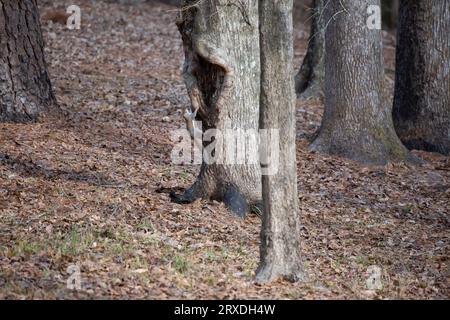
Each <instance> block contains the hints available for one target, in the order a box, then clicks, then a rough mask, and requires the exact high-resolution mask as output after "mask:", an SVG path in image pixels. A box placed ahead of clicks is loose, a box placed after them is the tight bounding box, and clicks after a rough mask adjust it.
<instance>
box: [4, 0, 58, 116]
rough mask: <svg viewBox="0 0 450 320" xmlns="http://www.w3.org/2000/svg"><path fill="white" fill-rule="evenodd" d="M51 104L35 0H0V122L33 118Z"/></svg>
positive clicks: (51, 94)
mask: <svg viewBox="0 0 450 320" xmlns="http://www.w3.org/2000/svg"><path fill="white" fill-rule="evenodd" d="M54 103H55V97H54V95H53V92H52V86H51V84H50V78H49V75H48V72H47V65H46V62H45V59H44V50H43V39H42V33H41V26H40V21H39V13H38V8H37V4H36V0H19V1H17V0H0V121H16V122H24V121H30V120H36V119H37V117H38V115H39V114H40V113H41V112H42V111H44V110H46V109H47V108H48V107H50V106H52V105H53V104H54Z"/></svg>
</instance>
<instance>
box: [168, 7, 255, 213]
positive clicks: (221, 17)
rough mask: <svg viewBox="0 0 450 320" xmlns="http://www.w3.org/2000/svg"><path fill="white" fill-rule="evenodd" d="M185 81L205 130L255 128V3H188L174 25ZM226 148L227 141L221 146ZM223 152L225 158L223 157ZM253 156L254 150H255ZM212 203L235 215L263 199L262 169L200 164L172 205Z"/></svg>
mask: <svg viewBox="0 0 450 320" xmlns="http://www.w3.org/2000/svg"><path fill="white" fill-rule="evenodd" d="M178 26H179V30H180V33H181V35H182V38H183V44H184V50H185V57H186V60H185V65H184V77H185V82H186V87H187V89H188V93H189V96H190V99H191V104H192V109H196V108H197V107H199V112H198V118H199V120H201V121H202V124H203V130H208V129H211V128H214V129H219V130H221V132H222V133H224V132H225V130H227V129H231V130H239V129H242V130H250V129H253V130H255V131H257V130H258V129H259V123H258V121H259V97H260V60H259V34H258V0H249V1H235V0H221V1H219V0H209V1H197V0H186V1H184V2H183V5H182V9H181V16H180V20H179V22H178ZM224 143H225V144H226V142H224ZM228 151H229V150H227V149H225V150H224V153H225V154H224V155H223V157H224V158H226V157H227V154H226V153H227V152H228ZM256 151H257V146H256ZM197 198H206V199H216V200H221V201H224V202H225V204H226V205H227V206H228V207H229V208H230V209H231V210H232V211H233V212H234V213H236V214H237V215H239V216H245V214H246V213H247V211H248V210H249V206H250V205H253V204H256V203H258V202H260V200H261V174H260V165H259V163H257V164H226V163H225V164H220V163H215V164H207V163H203V164H202V166H201V169H200V174H199V176H198V178H197V181H196V182H195V183H194V185H193V186H192V187H191V188H189V189H188V190H187V191H186V192H185V194H184V195H182V196H177V195H174V194H172V199H173V200H174V201H176V202H181V203H185V202H191V201H193V200H195V199H197Z"/></svg>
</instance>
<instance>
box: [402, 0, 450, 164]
mask: <svg viewBox="0 0 450 320" xmlns="http://www.w3.org/2000/svg"><path fill="white" fill-rule="evenodd" d="M399 15H400V18H399V29H398V44H397V67H396V84H395V99H394V110H393V117H394V123H395V129H396V130H397V133H398V135H399V137H400V139H401V140H402V141H403V143H404V144H405V145H406V146H407V147H408V148H409V149H421V150H426V151H433V152H440V153H443V154H447V155H448V154H449V153H450V0H440V1H427V0H419V1H405V0H403V1H401V2H400V13H399Z"/></svg>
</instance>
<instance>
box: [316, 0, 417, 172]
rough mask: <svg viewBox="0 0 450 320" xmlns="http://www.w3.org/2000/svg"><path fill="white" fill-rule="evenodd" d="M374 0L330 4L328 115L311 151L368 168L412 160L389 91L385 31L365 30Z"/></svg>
mask: <svg viewBox="0 0 450 320" xmlns="http://www.w3.org/2000/svg"><path fill="white" fill-rule="evenodd" d="M373 4H375V5H376V4H378V5H379V4H380V1H379V0H378V1H372V0H364V1H361V0H345V1H330V3H329V5H328V7H327V9H326V10H330V11H329V12H327V16H328V17H333V16H334V18H333V21H332V22H331V23H330V25H329V26H328V28H327V31H326V40H325V43H326V49H325V72H326V75H327V77H326V80H325V111H324V116H323V120H322V126H321V128H320V130H319V132H318V136H317V137H316V139H315V140H314V142H313V143H312V145H311V150H312V151H318V152H323V153H328V154H336V155H340V156H343V157H347V158H350V159H354V160H357V161H360V162H363V163H371V164H385V163H386V162H388V161H403V160H407V159H411V158H410V155H409V152H408V150H407V149H406V148H405V147H404V146H403V145H402V144H401V142H400V140H399V139H398V137H397V135H396V133H395V131H394V127H393V122H392V108H391V107H390V106H389V103H388V102H387V98H386V94H385V92H384V85H383V82H384V70H383V69H384V68H383V53H382V41H381V30H376V29H373V30H371V29H369V28H368V27H367V25H366V20H367V18H368V14H367V8H368V6H369V5H373Z"/></svg>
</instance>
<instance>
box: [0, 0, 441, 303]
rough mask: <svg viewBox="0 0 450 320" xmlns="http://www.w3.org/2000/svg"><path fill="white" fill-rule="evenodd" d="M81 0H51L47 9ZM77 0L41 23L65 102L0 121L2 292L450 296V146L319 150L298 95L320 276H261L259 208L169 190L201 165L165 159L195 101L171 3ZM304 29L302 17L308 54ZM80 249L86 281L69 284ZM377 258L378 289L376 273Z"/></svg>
mask: <svg viewBox="0 0 450 320" xmlns="http://www.w3.org/2000/svg"><path fill="white" fill-rule="evenodd" d="M72 2H73V1H71V0H70V1H65V0H58V1H51V2H50V1H40V3H41V12H45V11H46V10H49V9H51V8H53V7H54V8H60V9H62V10H65V8H66V7H67V6H68V5H70V4H72ZM77 2H78V4H79V5H80V7H81V9H82V28H81V30H78V31H76V30H74V31H71V30H68V29H66V28H65V27H63V26H62V25H58V24H54V25H51V24H48V23H44V26H43V28H44V37H45V42H46V46H47V48H46V52H47V55H48V57H47V60H48V63H49V68H50V73H51V76H52V81H53V86H54V89H55V92H56V95H57V98H58V101H59V104H60V106H61V109H62V112H59V113H55V115H51V116H48V117H46V118H43V119H42V120H41V121H39V122H38V123H34V124H0V298H1V299H4V298H9V299H23V298H34V299H41V298H49V299H54V298H68V299H70V298H108V299H109V298H145V299H147V298H148V299H164V298H174V299H185V298H186V299H188V298H196V299H206V298H212V299H215V298H219V299H233V298H244V299H252V298H254V299H271V298H282V299H318V298H325V299H348V298H362V299H406V298H407V299H409V298H412V299H419V298H427V299H433V298H450V289H449V280H450V273H449V248H450V215H449V207H450V159H449V158H446V157H443V156H440V155H437V154H432V153H425V152H414V153H415V154H416V155H418V156H419V157H421V158H422V159H424V160H425V162H424V164H423V165H420V166H410V165H407V164H389V165H387V166H385V167H364V166H360V165H358V164H357V163H354V162H350V161H346V160H344V159H340V158H337V157H331V156H324V155H320V154H313V153H310V152H308V150H307V145H308V139H309V138H311V136H312V135H313V133H314V132H315V131H316V130H317V128H318V127H319V125H320V119H321V114H322V110H323V108H322V105H321V104H320V102H319V101H307V102H302V101H298V105H297V120H298V141H297V143H298V148H297V156H298V189H299V199H300V210H301V217H302V225H303V227H302V239H301V241H302V250H303V256H304V264H305V267H306V270H307V273H308V275H309V280H308V281H306V282H302V283H289V282H285V281H278V282H275V283H272V284H270V285H263V286H261V285H256V284H255V283H254V281H253V278H254V272H255V269H256V267H257V264H258V256H259V248H258V246H259V229H260V219H259V218H258V217H257V216H255V215H250V216H249V217H248V218H246V219H245V220H241V219H239V218H235V217H233V216H232V215H231V214H230V213H229V212H228V211H227V210H226V209H225V208H224V206H223V205H222V204H220V203H217V202H207V201H197V202H195V203H193V204H191V205H178V204H174V203H171V202H170V200H169V196H168V194H167V192H166V190H168V189H170V188H186V187H188V186H189V185H190V184H191V183H192V182H193V181H194V180H195V176H196V173H197V172H198V167H197V166H188V167H181V166H174V165H172V164H171V161H170V153H171V150H172V145H173V143H172V142H171V140H170V132H171V130H173V129H178V128H184V124H183V121H182V120H181V117H180V113H179V110H180V109H181V108H182V107H185V106H187V105H188V104H189V101H188V97H187V94H186V91H185V87H184V84H183V80H182V77H181V72H180V70H181V65H182V63H183V52H182V45H181V41H180V38H179V35H178V33H177V30H176V26H175V24H174V21H175V18H176V15H177V12H176V9H175V8H174V7H169V6H166V5H162V4H159V3H156V2H150V3H144V4H140V5H134V6H126V5H119V4H113V3H108V2H105V1H87V0H79V1H77ZM50 3H52V4H51V5H50ZM307 36H308V32H307V30H305V28H304V27H303V25H302V24H301V23H297V24H296V33H295V41H296V52H295V53H296V63H297V65H299V64H300V61H301V57H302V56H303V54H304V53H305V46H306V41H307ZM385 44H386V57H387V70H388V73H387V75H388V76H387V79H386V81H389V83H390V84H391V85H392V70H393V66H392V63H393V40H392V37H390V36H389V35H387V36H386V41H385ZM73 265H75V266H78V267H79V268H80V280H81V290H70V289H68V288H67V279H68V278H69V276H71V275H72V276H73V275H74V274H73V270H74V269H73ZM373 266H377V267H378V268H379V270H380V275H381V283H382V285H383V287H382V288H380V290H369V288H368V287H367V285H366V281H367V279H368V278H369V277H370V276H371V275H373V273H374V271H373V270H376V268H374V267H373Z"/></svg>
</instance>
